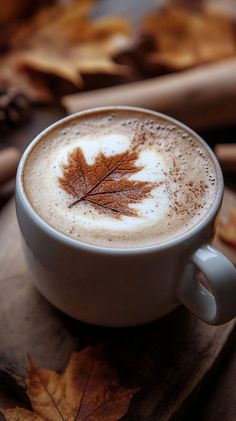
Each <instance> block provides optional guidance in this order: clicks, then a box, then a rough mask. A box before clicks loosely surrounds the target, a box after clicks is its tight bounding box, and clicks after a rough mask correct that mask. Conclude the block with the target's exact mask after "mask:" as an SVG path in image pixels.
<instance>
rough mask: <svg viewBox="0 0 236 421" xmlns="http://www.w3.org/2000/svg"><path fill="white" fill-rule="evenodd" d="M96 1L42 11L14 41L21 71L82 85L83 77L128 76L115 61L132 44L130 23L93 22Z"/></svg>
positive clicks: (89, 0)
mask: <svg viewBox="0 0 236 421" xmlns="http://www.w3.org/2000/svg"><path fill="white" fill-rule="evenodd" d="M92 4H93V1H91V0H82V1H81V2H79V3H72V4H68V5H56V6H53V7H49V8H47V9H44V10H42V11H41V12H40V13H39V14H38V15H36V17H35V18H33V19H32V20H31V21H30V22H29V23H28V25H24V27H22V28H21V29H19V31H18V32H17V33H16V34H15V36H14V37H13V38H12V41H11V47H12V49H13V51H14V52H15V51H17V57H18V63H19V65H20V66H21V67H23V68H27V69H33V70H37V71H39V72H42V73H47V74H51V75H55V76H59V77H61V78H63V79H65V80H68V81H70V82H71V83H73V84H74V85H81V84H82V82H83V80H82V77H81V73H109V74H125V73H127V67H126V66H122V65H119V64H117V63H115V62H114V61H113V59H112V57H113V56H114V55H115V54H116V53H117V52H119V51H120V50H121V49H122V48H124V46H126V45H127V43H128V42H129V40H130V37H131V28H130V25H129V23H128V22H127V21H125V20H124V19H121V18H118V17H107V18H103V19H98V20H96V21H93V20H91V19H90V18H89V16H88V14H89V11H90V9H91V6H92Z"/></svg>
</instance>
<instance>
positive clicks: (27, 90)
mask: <svg viewBox="0 0 236 421" xmlns="http://www.w3.org/2000/svg"><path fill="white" fill-rule="evenodd" d="M0 82H1V87H2V88H6V89H12V88H13V89H15V90H16V91H19V92H23V93H24V95H26V96H27V98H28V99H29V100H30V101H32V102H40V103H48V102H50V101H52V93H51V92H50V90H49V87H48V86H47V83H46V82H45V81H44V79H43V78H42V77H40V75H39V74H37V73H33V72H26V71H24V70H23V69H22V68H21V66H20V64H19V61H18V56H17V54H13V53H12V54H11V55H9V56H8V57H7V58H2V59H0Z"/></svg>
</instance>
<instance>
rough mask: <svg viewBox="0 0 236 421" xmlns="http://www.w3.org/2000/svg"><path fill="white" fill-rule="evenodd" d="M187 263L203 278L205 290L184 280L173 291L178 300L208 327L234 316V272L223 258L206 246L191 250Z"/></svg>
mask: <svg viewBox="0 0 236 421" xmlns="http://www.w3.org/2000/svg"><path fill="white" fill-rule="evenodd" d="M190 262H191V263H193V264H194V266H195V267H196V268H197V269H198V270H199V271H200V272H202V273H203V275H204V276H205V278H206V282H207V288H205V287H204V286H203V285H202V284H201V283H200V282H199V281H197V280H196V279H195V278H194V277H189V278H188V277H186V276H185V277H184V279H183V280H181V282H180V283H179V285H178V287H177V291H176V295H177V298H178V300H179V301H180V302H181V303H182V304H184V306H185V307H187V308H188V309H189V310H190V311H191V312H192V313H194V314H195V315H196V316H197V317H199V318H200V319H201V320H203V321H204V322H206V323H209V324H211V325H220V324H223V323H226V322H228V321H229V320H231V319H232V318H234V317H235V316H236V269H235V267H234V265H233V264H232V263H231V262H230V260H229V259H227V257H225V256H224V255H223V254H222V253H221V252H220V251H218V250H216V249H215V248H214V247H212V246H210V245H204V246H203V247H200V248H199V249H198V250H197V251H195V252H194V253H193V254H192V255H191V257H190Z"/></svg>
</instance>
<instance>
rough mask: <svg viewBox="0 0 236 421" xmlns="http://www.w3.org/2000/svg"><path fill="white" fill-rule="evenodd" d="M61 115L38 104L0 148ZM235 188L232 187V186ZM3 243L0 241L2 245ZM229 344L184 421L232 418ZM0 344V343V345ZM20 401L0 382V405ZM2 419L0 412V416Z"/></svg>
mask: <svg viewBox="0 0 236 421" xmlns="http://www.w3.org/2000/svg"><path fill="white" fill-rule="evenodd" d="M64 115H65V112H64V110H63V109H61V108H59V107H39V108H37V109H35V110H34V111H33V113H32V117H31V118H30V119H29V120H28V121H27V122H26V123H25V124H24V125H22V126H21V127H19V128H17V129H14V130H11V131H9V132H8V133H7V132H5V133H3V134H1V137H0V149H2V148H5V147H7V146H16V147H18V148H19V149H20V150H21V151H23V150H24V149H25V147H26V145H27V144H28V143H29V142H30V141H31V140H32V138H33V137H34V136H35V135H36V134H37V133H39V132H40V131H41V130H42V129H43V128H45V127H47V126H48V125H49V124H50V123H52V122H53V121H56V120H57V119H59V118H61V117H62V116H64ZM202 135H203V137H204V138H205V140H207V141H208V143H209V144H210V145H211V146H213V145H214V143H216V142H220V143H223V142H226V143H227V142H230V141H233V140H235V138H236V126H235V127H230V128H229V127H228V128H223V129H217V130H211V131H209V132H205V133H202ZM226 184H227V185H229V186H230V187H231V188H233V189H234V190H235V187H236V180H234V179H232V178H226ZM235 191H236V190H235ZM13 193H14V182H10V183H7V185H5V186H3V187H2V188H1V189H0V206H1V207H2V206H3V205H4V204H5V203H6V202H7V201H8V200H9V198H10V197H11V195H12V194H13ZM3 246H4V245H1V247H3ZM234 336H235V338H234V340H233V345H231V348H230V349H229V350H228V351H227V354H226V355H225V358H224V359H223V361H222V362H221V363H220V364H219V366H218V367H217V370H216V371H215V374H214V375H213V377H211V379H210V380H209V381H208V382H207V383H206V384H205V385H204V387H203V388H202V389H201V391H200V392H199V395H198V397H197V399H196V401H195V403H194V404H193V405H192V406H191V408H190V409H189V413H188V415H187V416H185V418H182V419H184V421H189V420H190V419H191V420H192V421H197V420H198V421H199V420H201V421H204V420H207V421H221V420H224V421H235V420H236V387H235V378H236V354H235V350H236V335H234ZM0 346H1V345H0ZM8 404H9V406H14V405H16V404H21V405H22V403H21V402H19V400H18V399H17V397H16V396H14V395H13V392H12V391H10V390H7V388H6V386H5V385H0V406H2V405H4V406H6V405H8ZM1 419H3V418H1V416H0V420H1Z"/></svg>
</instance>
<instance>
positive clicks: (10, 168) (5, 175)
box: [0, 148, 20, 185]
mask: <svg viewBox="0 0 236 421" xmlns="http://www.w3.org/2000/svg"><path fill="white" fill-rule="evenodd" d="M19 159H20V152H19V151H18V149H16V148H7V149H4V150H2V151H0V185H1V184H3V183H5V182H6V181H8V180H10V179H11V178H12V177H14V175H15V174H16V169H17V165H18V162H19Z"/></svg>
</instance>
